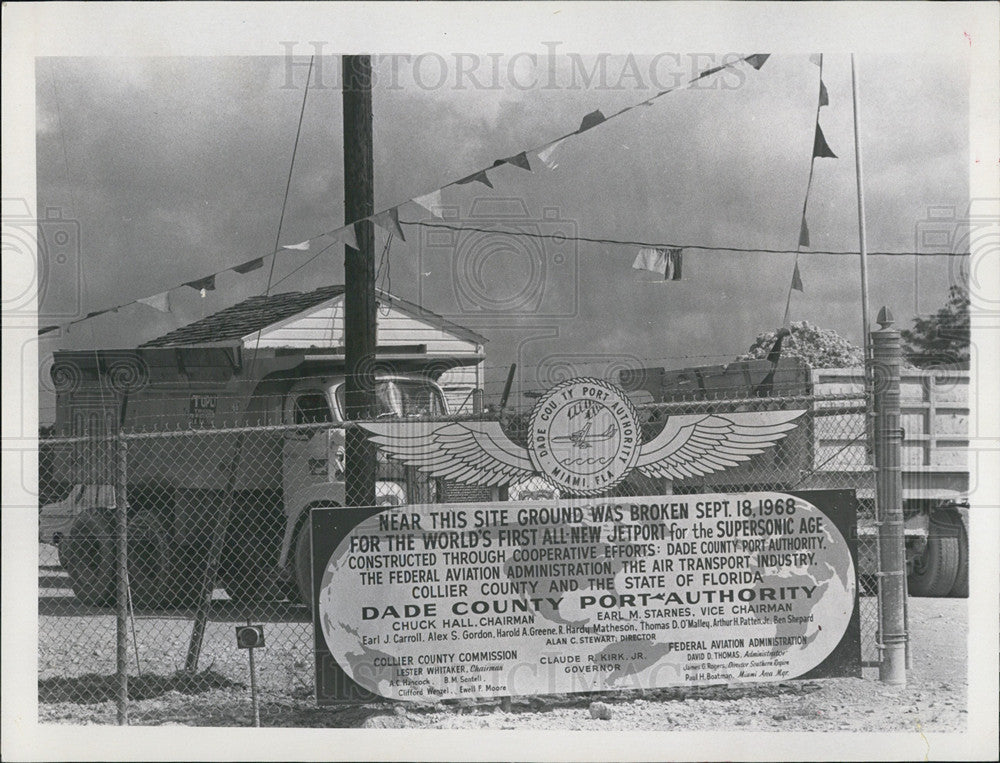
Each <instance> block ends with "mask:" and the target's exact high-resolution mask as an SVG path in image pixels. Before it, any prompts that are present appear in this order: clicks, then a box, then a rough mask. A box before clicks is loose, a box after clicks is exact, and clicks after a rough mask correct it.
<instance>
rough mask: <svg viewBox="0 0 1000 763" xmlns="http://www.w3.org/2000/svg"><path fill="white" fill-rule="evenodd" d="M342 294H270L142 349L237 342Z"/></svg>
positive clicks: (415, 310)
mask: <svg viewBox="0 0 1000 763" xmlns="http://www.w3.org/2000/svg"><path fill="white" fill-rule="evenodd" d="M343 293H344V287H343V285H342V284H338V285H334V286H323V287H321V288H319V289H316V290H314V291H307V292H302V291H290V292H286V293H284V294H270V295H268V296H266V297H265V296H259V297H250V298H249V299H245V300H243V301H242V302H238V303H237V304H235V305H233V306H232V307H227V308H226V309H225V310H220V311H219V312H217V313H213V314H212V315H209V316H207V317H205V318H202V319H201V320H198V321H195V322H194V323H189V324H188V325H187V326H181V327H180V328H178V329H174V330H173V331H171V332H169V333H167V334H164V335H163V336H159V337H156V338H155V339H151V340H149V341H148V342H144V343H143V344H141V345H140V347H176V346H180V345H193V344H220V343H224V342H233V341H237V340H239V339H241V338H242V337H245V336H246V335H247V334H252V333H253V332H255V331H259V330H261V329H265V328H267V327H268V326H272V325H274V324H275V323H278V322H279V321H283V320H285V319H286V318H291V317H292V316H293V315H297V314H298V313H301V312H304V311H306V310H308V309H309V308H311V307H315V306H316V305H319V304H322V303H323V302H326V301H328V300H331V299H333V298H335V297H339V296H340V295H341V294H343ZM377 295H378V298H379V299H380V300H382V301H389V302H391V304H392V305H393V307H395V308H397V309H400V310H401V311H403V312H405V313H408V314H409V315H411V316H413V317H416V318H420V319H422V320H424V321H426V322H428V323H431V324H433V325H435V326H438V327H439V328H442V329H444V330H445V331H449V332H451V333H453V334H455V335H457V336H460V337H462V338H464V339H467V340H469V341H473V342H477V343H480V344H482V343H484V342H486V339H485V337H483V336H481V335H480V334H477V333H476V332H475V331H472V330H471V329H467V328H465V327H464V326H459V325H458V324H457V323H452V322H451V321H449V320H447V319H446V318H444V317H442V316H440V315H438V314H437V313H433V312H431V311H430V310H425V309H424V308H422V307H420V306H419V305H416V304H414V303H412V302H407V301H406V300H404V299H400V298H399V297H395V296H392V295H390V294H387V293H386V292H383V291H378V292H377Z"/></svg>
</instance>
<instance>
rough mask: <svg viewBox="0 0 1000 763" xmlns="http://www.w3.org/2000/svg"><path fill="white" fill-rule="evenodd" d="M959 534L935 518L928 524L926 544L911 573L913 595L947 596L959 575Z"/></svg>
mask: <svg viewBox="0 0 1000 763" xmlns="http://www.w3.org/2000/svg"><path fill="white" fill-rule="evenodd" d="M958 566H959V548H958V534H957V532H956V531H955V529H954V528H953V527H949V526H948V525H943V524H941V523H939V522H937V521H935V520H934V519H932V520H931V524H930V527H929V528H928V538H927V547H926V548H925V549H924V553H923V554H922V555H921V556H919V557H917V558H916V559H915V560H914V562H913V572H912V573H911V574H910V577H909V581H908V582H909V588H910V593H911V594H913V595H914V596H947V595H948V594H949V593H950V592H951V589H952V587H953V586H954V585H955V579H956V578H957V577H958Z"/></svg>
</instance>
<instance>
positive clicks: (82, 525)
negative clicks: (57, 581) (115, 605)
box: [59, 510, 115, 607]
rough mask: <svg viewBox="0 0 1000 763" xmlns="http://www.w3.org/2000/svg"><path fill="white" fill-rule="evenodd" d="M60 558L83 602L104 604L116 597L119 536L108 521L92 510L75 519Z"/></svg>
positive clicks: (74, 591) (61, 548)
mask: <svg viewBox="0 0 1000 763" xmlns="http://www.w3.org/2000/svg"><path fill="white" fill-rule="evenodd" d="M59 561H60V563H61V564H62V566H63V569H64V570H66V573H67V574H68V575H69V580H70V585H72V586H73V593H74V594H75V595H76V598H77V599H78V600H79V601H80V602H81V603H83V604H86V605H87V606H90V607H103V606H106V605H108V604H111V603H112V602H113V601H114V599H115V539H114V533H113V531H112V528H111V523H110V522H108V520H107V519H105V518H104V517H103V516H102V515H101V514H100V513H98V512H97V511H94V510H91V511H88V512H86V513H84V514H81V515H80V516H79V517H77V518H76V520H75V521H74V522H73V525H72V527H71V528H70V531H69V535H68V536H67V537H65V538H63V539H62V541H61V542H60V543H59Z"/></svg>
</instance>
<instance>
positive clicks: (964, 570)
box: [948, 522, 969, 599]
mask: <svg viewBox="0 0 1000 763" xmlns="http://www.w3.org/2000/svg"><path fill="white" fill-rule="evenodd" d="M965 527H966V526H965V523H962V522H960V523H959V528H958V574H957V575H955V584H954V585H953V586H952V587H951V591H950V592H949V593H948V595H949V596H951V597H953V598H956V599H967V598H969V533H968V532H967V531H966V529H965Z"/></svg>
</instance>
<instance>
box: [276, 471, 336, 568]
mask: <svg viewBox="0 0 1000 763" xmlns="http://www.w3.org/2000/svg"><path fill="white" fill-rule="evenodd" d="M344 502H345V486H344V483H343V482H323V483H319V484H316V485H308V486H307V487H304V488H302V489H301V490H296V491H295V492H294V493H293V494H292V495H290V496H288V497H287V498H286V499H285V534H284V536H283V537H282V539H281V554H280V556H279V557H278V567H279V568H283V567H284V566H285V565H286V564H288V557H289V556H290V554H291V551H292V544H293V543H294V542H295V530H296V528H297V527H298V526H299V518H300V517H301V516H302V513H303V512H307V511H308V510H309V508H310V507H311V506H343V505H344Z"/></svg>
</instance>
